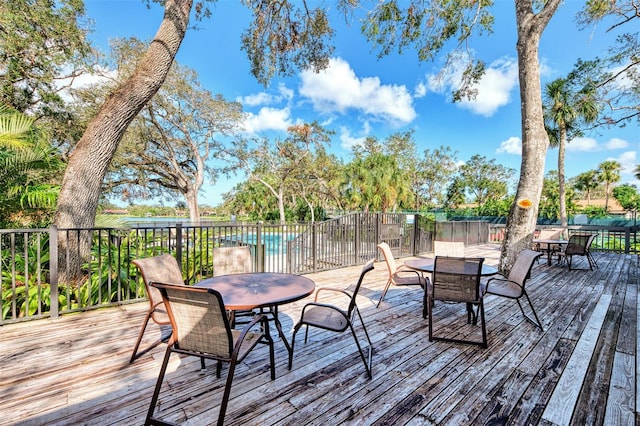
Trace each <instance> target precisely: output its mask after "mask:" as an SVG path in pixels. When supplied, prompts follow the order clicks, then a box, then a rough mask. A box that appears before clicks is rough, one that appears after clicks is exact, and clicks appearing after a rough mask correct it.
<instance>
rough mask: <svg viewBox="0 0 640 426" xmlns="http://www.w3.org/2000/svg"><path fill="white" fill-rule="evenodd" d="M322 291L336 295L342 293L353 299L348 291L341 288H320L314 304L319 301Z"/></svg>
mask: <svg viewBox="0 0 640 426" xmlns="http://www.w3.org/2000/svg"><path fill="white" fill-rule="evenodd" d="M321 291H333V292H336V293H342V294H344V295H345V296H347V297H349V298H351V293H349V292H348V291H347V290H343V289H340V288H333V287H320V288H319V289H318V290H316V295H315V298H314V299H313V301H314V302H317V301H318V294H320V292H321Z"/></svg>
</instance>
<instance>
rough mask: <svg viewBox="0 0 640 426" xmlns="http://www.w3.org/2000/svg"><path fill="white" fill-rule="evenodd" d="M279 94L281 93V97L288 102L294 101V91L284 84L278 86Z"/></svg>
mask: <svg viewBox="0 0 640 426" xmlns="http://www.w3.org/2000/svg"><path fill="white" fill-rule="evenodd" d="M278 93H280V97H281V98H282V99H284V100H286V101H287V102H289V101H291V99H293V95H294V92H293V90H292V89H289V88H288V87H287V86H286V85H285V84H284V83H280V84H279V85H278Z"/></svg>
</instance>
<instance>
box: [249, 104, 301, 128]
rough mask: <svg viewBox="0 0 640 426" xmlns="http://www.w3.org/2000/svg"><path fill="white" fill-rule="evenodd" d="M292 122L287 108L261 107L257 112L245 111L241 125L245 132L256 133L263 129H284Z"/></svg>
mask: <svg viewBox="0 0 640 426" xmlns="http://www.w3.org/2000/svg"><path fill="white" fill-rule="evenodd" d="M292 124H293V122H292V120H291V111H290V110H289V108H283V109H276V108H269V107H263V108H260V111H259V112H258V114H253V113H247V114H246V119H245V122H244V125H243V127H244V131H245V132H246V133H249V134H256V133H259V132H261V131H265V130H280V131H286V130H287V128H289V127H290V126H291V125H292Z"/></svg>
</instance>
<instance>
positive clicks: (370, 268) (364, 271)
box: [348, 258, 375, 317]
mask: <svg viewBox="0 0 640 426" xmlns="http://www.w3.org/2000/svg"><path fill="white" fill-rule="evenodd" d="M374 260H375V258H374V259H371V260H370V261H368V262H367V263H365V264H364V266H363V267H362V271H361V272H360V278H358V283H357V284H356V288H355V289H354V290H353V294H352V295H351V302H349V309H348V312H349V317H351V313H352V312H353V309H354V308H355V307H356V296H357V295H358V291H360V286H361V285H362V281H363V280H364V276H365V275H367V273H368V272H370V271H373V262H374Z"/></svg>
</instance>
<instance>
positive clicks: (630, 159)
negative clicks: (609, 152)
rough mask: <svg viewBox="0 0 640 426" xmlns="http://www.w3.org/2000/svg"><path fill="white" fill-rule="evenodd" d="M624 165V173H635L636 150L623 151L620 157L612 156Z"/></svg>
mask: <svg viewBox="0 0 640 426" xmlns="http://www.w3.org/2000/svg"><path fill="white" fill-rule="evenodd" d="M612 160H616V161H617V162H619V163H620V164H621V165H622V173H623V174H630V175H633V173H634V170H635V168H636V164H638V163H637V161H636V151H627V152H623V153H622V154H620V155H619V156H618V158H612Z"/></svg>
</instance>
